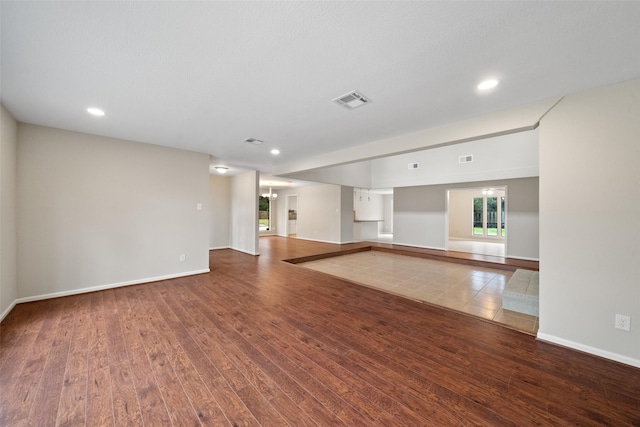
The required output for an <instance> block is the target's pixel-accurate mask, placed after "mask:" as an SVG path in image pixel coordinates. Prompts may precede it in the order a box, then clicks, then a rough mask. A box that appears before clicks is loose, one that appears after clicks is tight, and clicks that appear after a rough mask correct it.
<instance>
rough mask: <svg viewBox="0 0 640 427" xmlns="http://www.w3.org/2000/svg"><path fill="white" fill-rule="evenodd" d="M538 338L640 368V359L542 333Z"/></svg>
mask: <svg viewBox="0 0 640 427" xmlns="http://www.w3.org/2000/svg"><path fill="white" fill-rule="evenodd" d="M537 338H538V339H539V340H540V341H545V342H549V343H551V344H557V345H561V346H563V347H568V348H571V349H574V350H578V351H582V352H584V353H589V354H593V355H595V356H599V357H604V358H605V359H609V360H614V361H616V362H620V363H624V364H625V365H631V366H635V367H636V368H640V359H634V358H633V357H629V356H625V355H622V354H618V353H612V352H610V351H607V350H602V349H600V348H596V347H591V346H589V345H586V344H580V343H577V342H574V341H569V340H566V339H564V338H559V337H556V336H554V335H549V334H545V333H542V332H538V336H537Z"/></svg>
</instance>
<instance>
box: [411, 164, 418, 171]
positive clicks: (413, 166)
mask: <svg viewBox="0 0 640 427" xmlns="http://www.w3.org/2000/svg"><path fill="white" fill-rule="evenodd" d="M418 167H420V165H419V164H417V163H409V170H411V169H418Z"/></svg>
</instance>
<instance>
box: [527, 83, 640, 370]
mask: <svg viewBox="0 0 640 427" xmlns="http://www.w3.org/2000/svg"><path fill="white" fill-rule="evenodd" d="M639 165H640V80H634V81H630V82H626V83H621V84H618V85H615V86H611V87H606V88H599V89H595V90H591V91H587V92H583V93H578V94H575V95H569V96H567V97H565V98H564V99H563V100H562V101H561V102H560V103H559V104H558V105H557V106H556V107H555V108H554V109H553V110H551V111H550V112H549V113H548V114H547V115H546V116H545V117H544V119H543V120H542V121H541V123H540V331H539V334H538V337H539V338H542V339H545V340H549V341H553V342H556V343H559V344H562V345H566V346H570V347H573V348H577V349H579V350H583V351H587V352H590V353H595V354H599V355H601V356H604V357H608V358H612V359H616V360H619V361H622V362H624V363H629V364H632V365H635V366H639V367H640V226H639V224H640V223H639V221H640V167H639ZM616 313H620V314H625V315H628V316H631V332H623V331H620V330H616V329H615V328H614V316H615V314H616Z"/></svg>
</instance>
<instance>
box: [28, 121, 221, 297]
mask: <svg viewBox="0 0 640 427" xmlns="http://www.w3.org/2000/svg"><path fill="white" fill-rule="evenodd" d="M18 140H19V144H18V199H19V201H18V206H19V224H18V230H19V231H18V236H19V244H18V297H19V298H22V299H26V300H28V299H35V298H40V297H46V296H56V295H65V294H69V293H76V292H82V291H85V290H93V289H100V288H105V287H113V286H119V285H123V284H129V283H138V282H145V281H151V280H157V279H159V278H166V277H175V276H181V275H187V274H193V273H197V272H205V271H208V269H209V262H208V247H209V242H208V236H209V221H208V219H209V156H207V155H204V154H198V153H193V152H188V151H183V150H176V149H170V148H165V147H159V146H154V145H148V144H140V143H135V142H130V141H124V140H118V139H112V138H105V137H100V136H95V135H88V134H82V133H77V132H69V131H63V130H59V129H53V128H47V127H41V126H34V125H28V124H22V123H21V124H19V126H18ZM198 204H202V210H198V209H197V205H198ZM181 254H185V256H186V260H185V261H184V262H181V261H180V255H181Z"/></svg>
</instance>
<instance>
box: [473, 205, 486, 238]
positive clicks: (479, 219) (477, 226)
mask: <svg viewBox="0 0 640 427" xmlns="http://www.w3.org/2000/svg"><path fill="white" fill-rule="evenodd" d="M483 211H484V198H483V197H474V198H473V235H474V236H483V235H484V218H483V216H484V215H483Z"/></svg>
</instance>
